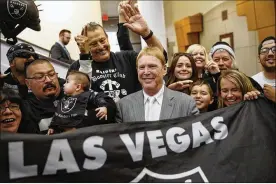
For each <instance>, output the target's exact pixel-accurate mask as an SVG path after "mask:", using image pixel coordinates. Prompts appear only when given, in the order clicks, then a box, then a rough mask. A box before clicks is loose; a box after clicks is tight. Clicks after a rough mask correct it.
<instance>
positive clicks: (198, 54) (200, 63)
mask: <svg viewBox="0 0 276 184" xmlns="http://www.w3.org/2000/svg"><path fill="white" fill-rule="evenodd" d="M187 52H188V53H190V54H192V56H193V58H194V60H195V63H196V68H197V73H198V78H199V79H202V80H205V81H207V82H208V83H209V85H210V87H211V88H212V90H213V91H214V92H216V91H217V80H218V78H219V76H220V69H219V66H218V64H217V63H215V62H214V61H213V60H209V58H208V53H207V51H206V49H205V47H203V46H202V45H199V44H194V45H191V46H189V48H188V49H187ZM216 105H217V96H216V94H215V95H214V103H213V104H212V108H211V109H212V110H214V109H216V108H217V106H216Z"/></svg>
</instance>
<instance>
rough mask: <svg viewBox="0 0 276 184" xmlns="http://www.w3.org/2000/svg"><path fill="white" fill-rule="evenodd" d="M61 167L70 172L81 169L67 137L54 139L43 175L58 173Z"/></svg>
mask: <svg viewBox="0 0 276 184" xmlns="http://www.w3.org/2000/svg"><path fill="white" fill-rule="evenodd" d="M60 156H61V157H62V161H59V160H60ZM61 169H66V170H67V172H68V173H73V172H79V171H80V169H79V167H78V164H77V162H76V160H75V157H74V155H73V152H72V150H71V148H70V145H69V143H68V140H67V139H59V140H53V142H52V145H51V148H50V152H49V155H48V158H47V162H46V165H45V168H44V171H43V175H51V174H56V173H57V170H61Z"/></svg>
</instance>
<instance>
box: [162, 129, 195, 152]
mask: <svg viewBox="0 0 276 184" xmlns="http://www.w3.org/2000/svg"><path fill="white" fill-rule="evenodd" d="M184 132H185V130H184V129H183V128H180V127H173V128H170V129H169V130H168V131H167V133H166V140H167V144H168V146H169V148H170V149H171V150H172V151H174V152H175V153H182V152H184V151H186V150H187V149H188V147H189V145H190V143H191V139H190V137H189V135H183V134H184ZM176 140H177V141H176Z"/></svg>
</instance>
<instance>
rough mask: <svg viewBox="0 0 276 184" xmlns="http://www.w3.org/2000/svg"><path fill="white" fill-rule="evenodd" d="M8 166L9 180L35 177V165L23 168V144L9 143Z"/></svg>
mask: <svg viewBox="0 0 276 184" xmlns="http://www.w3.org/2000/svg"><path fill="white" fill-rule="evenodd" d="M2 151H3V150H2ZM9 166H10V167H9V168H10V169H9V171H10V179H16V178H24V177H30V176H37V165H29V166H24V153H23V142H10V143H9Z"/></svg>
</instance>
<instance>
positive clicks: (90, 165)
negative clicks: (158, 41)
mask: <svg viewBox="0 0 276 184" xmlns="http://www.w3.org/2000/svg"><path fill="white" fill-rule="evenodd" d="M102 145H103V138H102V137H99V136H92V137H89V138H87V139H86V140H85V141H84V143H83V152H84V153H85V154H86V156H90V157H94V158H95V159H94V160H91V159H88V158H86V159H85V160H84V163H83V168H84V169H88V170H95V169H98V168H100V167H102V166H103V165H104V163H105V161H106V158H107V154H106V152H105V150H104V149H102V148H99V147H95V146H102Z"/></svg>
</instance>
